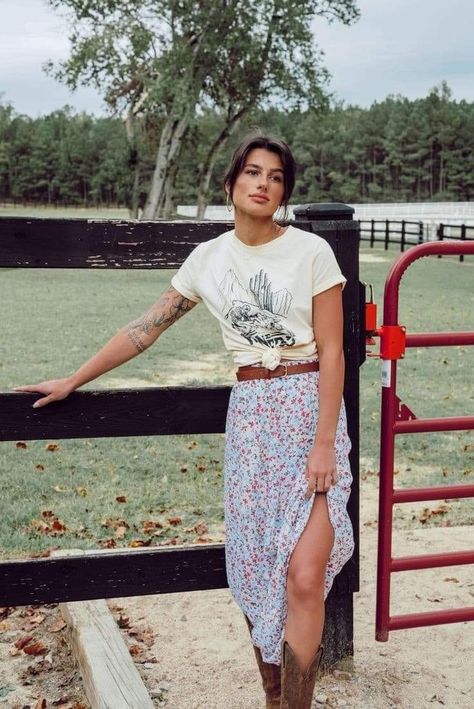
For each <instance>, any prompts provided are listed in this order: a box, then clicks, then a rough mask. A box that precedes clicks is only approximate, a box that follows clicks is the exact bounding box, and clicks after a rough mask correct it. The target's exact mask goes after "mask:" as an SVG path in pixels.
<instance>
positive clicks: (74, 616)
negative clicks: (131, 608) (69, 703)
mask: <svg viewBox="0 0 474 709" xmlns="http://www.w3.org/2000/svg"><path fill="white" fill-rule="evenodd" d="M85 555H87V552H86V551H83V550H81V549H71V550H58V551H54V552H53V553H52V557H53V558H57V559H59V558H64V557H69V556H75V557H77V556H85ZM59 607H60V609H61V613H62V615H63V617H64V620H65V621H66V622H67V624H68V627H69V630H70V633H71V640H72V651H73V654H74V656H75V658H76V660H77V662H78V665H79V670H80V672H81V675H82V681H83V683H84V689H85V692H86V696H87V698H88V700H89V702H90V705H91V708H92V709H130V707H140V709H141V708H142V707H143V709H152V708H153V706H154V705H153V702H152V700H151V697H150V695H149V694H148V691H147V689H146V687H145V685H144V683H143V680H142V678H141V677H140V674H139V672H138V670H137V668H136V666H135V664H134V662H133V660H132V658H131V655H130V653H129V651H128V648H127V646H126V644H125V642H124V640H123V638H122V635H121V634H120V631H119V629H118V627H117V624H116V622H115V620H114V618H113V616H112V614H111V612H110V611H109V608H108V606H107V603H106V602H105V601H104V600H98V601H85V602H80V603H60V605H59Z"/></svg>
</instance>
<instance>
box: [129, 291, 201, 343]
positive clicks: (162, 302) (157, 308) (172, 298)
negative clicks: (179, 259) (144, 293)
mask: <svg viewBox="0 0 474 709" xmlns="http://www.w3.org/2000/svg"><path fill="white" fill-rule="evenodd" d="M195 305H196V303H195V302H194V301H193V300H189V299H188V298H185V297H184V296H182V295H181V293H178V292H177V291H176V290H175V289H174V288H169V289H168V290H167V291H165V293H163V295H162V296H161V298H160V299H159V300H158V302H157V303H156V304H155V305H154V306H153V307H152V308H150V310H148V312H147V313H145V315H142V316H141V317H139V318H137V320H133V322H131V323H129V324H128V325H127V326H126V327H125V332H126V334H127V335H128V337H129V338H130V340H131V341H132V343H133V344H134V346H135V347H136V348H137V350H138V352H143V351H144V350H146V349H147V347H149V345H150V344H151V343H148V344H146V343H145V342H143V340H142V338H141V337H140V335H141V336H143V335H152V334H157V335H158V334H160V333H161V332H163V331H164V330H166V328H167V327H169V326H170V325H172V324H173V323H174V322H176V320H179V318H180V317H182V316H183V315H185V313H187V312H188V311H189V310H191V308H193V307H194V306H195ZM154 330H155V331H156V330H158V333H156V332H155V333H154V332H153V331H154Z"/></svg>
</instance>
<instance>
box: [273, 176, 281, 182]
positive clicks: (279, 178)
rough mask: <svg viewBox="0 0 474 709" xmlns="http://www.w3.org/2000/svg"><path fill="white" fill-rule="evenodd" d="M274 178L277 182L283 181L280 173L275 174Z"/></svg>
mask: <svg viewBox="0 0 474 709" xmlns="http://www.w3.org/2000/svg"><path fill="white" fill-rule="evenodd" d="M273 179H274V180H275V182H281V177H280V175H273Z"/></svg>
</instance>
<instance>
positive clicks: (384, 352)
mask: <svg viewBox="0 0 474 709" xmlns="http://www.w3.org/2000/svg"><path fill="white" fill-rule="evenodd" d="M367 285H368V287H369V293H370V295H369V301H368V302H367V303H366V304H365V342H366V344H367V345H375V339H374V338H375V337H380V353H379V354H377V353H375V352H374V353H372V352H367V355H368V356H369V357H380V358H381V359H388V360H393V359H403V358H404V357H405V343H406V327H405V326H404V325H381V326H380V327H377V304H376V303H374V290H373V287H372V285H371V284H367Z"/></svg>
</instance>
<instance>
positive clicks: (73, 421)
mask: <svg viewBox="0 0 474 709" xmlns="http://www.w3.org/2000/svg"><path fill="white" fill-rule="evenodd" d="M229 395H230V387H228V386H216V387H146V388H143V389H124V390H121V389H120V390H119V389H112V390H110V389H109V390H104V391H100V390H99V391H76V392H73V393H72V394H70V396H68V398H67V399H65V400H64V401H58V402H56V403H54V404H51V405H50V406H46V407H44V408H39V409H33V408H32V405H33V403H34V402H35V401H36V400H37V399H39V398H40V396H41V395H39V394H27V393H24V392H18V393H17V392H15V393H13V394H0V441H15V440H30V441H32V440H45V439H51V438H104V437H110V436H157V435H163V436H168V435H177V434H185V433H194V434H198V433H222V432H223V431H224V428H225V418H226V414H227V407H228V404H229Z"/></svg>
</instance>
